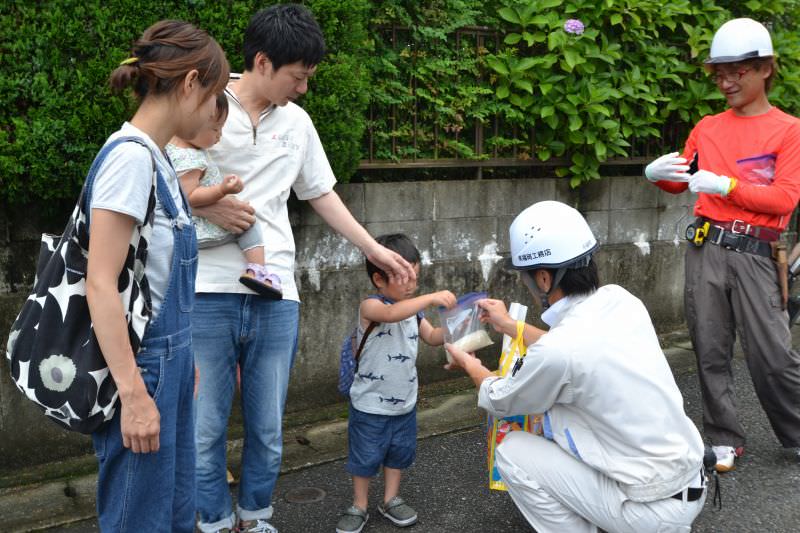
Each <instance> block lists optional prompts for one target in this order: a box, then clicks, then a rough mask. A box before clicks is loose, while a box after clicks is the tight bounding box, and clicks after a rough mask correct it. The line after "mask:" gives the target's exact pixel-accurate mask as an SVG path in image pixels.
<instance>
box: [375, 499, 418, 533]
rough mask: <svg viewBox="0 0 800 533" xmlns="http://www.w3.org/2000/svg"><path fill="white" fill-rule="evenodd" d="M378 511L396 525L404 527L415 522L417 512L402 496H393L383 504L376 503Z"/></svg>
mask: <svg viewBox="0 0 800 533" xmlns="http://www.w3.org/2000/svg"><path fill="white" fill-rule="evenodd" d="M378 512H379V513H381V514H382V515H383V516H385V517H386V518H388V519H389V520H391V521H392V523H393V524H394V525H396V526H398V527H406V526H410V525H411V524H416V523H417V512H416V511H415V510H414V509H412V508H411V507H410V506H409V505H408V504H407V503H406V502H405V501H403V498H401V497H400V496H395V497H394V498H392V499H391V500H389V501H388V502H386V503H384V504H383V505H378Z"/></svg>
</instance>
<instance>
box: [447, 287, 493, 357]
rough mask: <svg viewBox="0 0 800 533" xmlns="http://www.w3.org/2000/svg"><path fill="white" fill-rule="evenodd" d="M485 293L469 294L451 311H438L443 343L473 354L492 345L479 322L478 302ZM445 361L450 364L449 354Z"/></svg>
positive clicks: (462, 297) (460, 299) (484, 296)
mask: <svg viewBox="0 0 800 533" xmlns="http://www.w3.org/2000/svg"><path fill="white" fill-rule="evenodd" d="M486 296H487V294H486V293H485V292H471V293H468V294H465V295H463V296H461V297H460V298H459V299H458V301H457V302H456V305H455V306H454V307H453V308H451V309H444V308H440V309H439V316H440V322H441V324H442V327H443V328H444V341H445V342H447V343H450V344H453V345H454V346H456V347H457V348H459V349H461V350H464V351H465V352H474V351H476V350H480V349H481V348H485V347H486V346H489V345H490V344H493V342H492V339H491V338H490V337H489V334H488V333H487V332H486V328H484V327H483V324H481V321H480V307H478V304H477V302H478V300H482V299H484V298H486ZM445 353H446V354H447V361H448V362H450V354H449V353H448V352H447V351H445Z"/></svg>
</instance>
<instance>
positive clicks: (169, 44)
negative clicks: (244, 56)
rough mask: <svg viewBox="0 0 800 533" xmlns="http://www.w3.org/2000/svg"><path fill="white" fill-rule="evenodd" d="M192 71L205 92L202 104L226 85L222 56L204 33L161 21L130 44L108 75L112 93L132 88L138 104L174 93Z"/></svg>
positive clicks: (227, 69)
mask: <svg viewBox="0 0 800 533" xmlns="http://www.w3.org/2000/svg"><path fill="white" fill-rule="evenodd" d="M192 70H197V71H198V73H199V81H200V85H201V86H202V87H205V88H206V90H205V92H204V94H203V100H205V99H206V98H207V97H208V96H209V95H212V94H219V93H221V92H222V91H223V90H224V89H225V85H226V84H227V83H228V76H229V74H230V67H229V66H228V60H227V59H226V58H225V52H223V51H222V48H221V47H220V45H219V44H218V43H217V41H215V40H214V39H213V38H212V37H211V36H209V35H208V34H207V33H206V32H205V31H203V30H201V29H199V28H197V27H196V26H194V25H193V24H190V23H188V22H183V21H180V20H161V21H159V22H156V23H155V24H153V25H152V26H150V27H149V28H147V29H146V30H145V31H144V33H143V34H142V36H141V38H140V39H139V40H138V41H136V42H135V43H133V49H132V50H131V57H130V58H129V59H128V60H126V61H125V62H123V64H121V65H120V66H119V67H117V68H116V69H115V70H114V72H112V73H111V77H110V78H109V82H110V84H111V88H112V90H114V91H116V92H121V91H122V90H124V89H125V88H126V87H130V86H132V87H133V92H134V94H135V95H136V97H137V98H138V99H139V101H142V100H144V99H145V98H146V97H148V96H151V95H153V96H157V95H162V94H168V93H171V92H172V91H174V90H176V89H177V88H178V87H179V85H180V84H181V82H182V81H183V79H184V78H185V77H186V74H188V73H189V72H190V71H192Z"/></svg>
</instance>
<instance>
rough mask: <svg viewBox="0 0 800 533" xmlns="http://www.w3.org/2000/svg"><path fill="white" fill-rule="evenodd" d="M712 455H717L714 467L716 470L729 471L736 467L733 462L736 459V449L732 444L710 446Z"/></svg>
mask: <svg viewBox="0 0 800 533" xmlns="http://www.w3.org/2000/svg"><path fill="white" fill-rule="evenodd" d="M711 449H712V450H714V455H716V456H717V464H716V466H715V467H714V468H716V469H717V472H730V471H731V470H733V469H734V468H736V467H735V466H734V464H733V462H734V461H735V460H736V450H734V449H733V446H712V447H711Z"/></svg>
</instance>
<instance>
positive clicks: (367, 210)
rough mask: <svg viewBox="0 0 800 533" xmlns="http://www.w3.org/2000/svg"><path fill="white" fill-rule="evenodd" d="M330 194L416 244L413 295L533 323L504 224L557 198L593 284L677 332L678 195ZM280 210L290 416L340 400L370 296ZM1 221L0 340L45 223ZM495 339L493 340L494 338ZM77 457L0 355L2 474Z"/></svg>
mask: <svg viewBox="0 0 800 533" xmlns="http://www.w3.org/2000/svg"><path fill="white" fill-rule="evenodd" d="M336 190H337V192H338V193H339V195H340V196H341V197H342V199H343V201H344V202H345V204H346V205H347V206H348V208H349V209H350V211H351V212H352V213H353V215H354V216H355V217H356V219H358V220H359V221H360V222H361V223H362V224H364V225H365V226H366V228H367V229H368V230H369V231H370V233H372V234H373V235H378V234H381V233H389V232H404V233H407V234H408V235H409V236H410V237H411V238H412V239H414V241H415V242H416V243H417V246H418V248H419V250H420V252H421V255H422V273H421V275H420V291H421V292H430V291H433V290H440V289H449V290H451V291H453V292H454V293H456V294H463V293H465V292H470V291H479V290H481V291H487V292H488V293H489V294H490V295H491V296H492V297H495V298H500V299H503V300H505V301H507V302H508V301H519V302H524V303H528V304H530V309H531V310H530V311H529V317H530V318H531V319H532V320H533V319H535V316H536V315H537V314H538V311H537V308H536V306H535V304H533V303H532V302H531V299H530V296H529V295H528V294H527V292H526V291H525V290H524V288H523V287H522V286H521V284H520V283H519V282H518V280H517V275H516V273H514V272H513V271H509V270H507V269H506V268H504V259H505V257H507V256H508V247H509V243H508V227H509V225H510V223H511V221H512V220H513V218H514V217H515V216H516V215H517V214H518V213H519V212H520V211H521V210H522V209H524V208H525V207H527V206H529V205H531V204H532V203H534V202H537V201H540V200H559V201H563V202H566V203H568V204H571V205H574V206H576V207H577V208H578V209H579V210H581V212H583V213H584V215H585V216H586V218H587V220H588V221H589V224H590V226H591V227H592V229H593V231H594V232H595V235H596V236H597V238H598V240H599V241H600V243H601V245H602V248H601V251H600V253H599V254H598V255H597V260H598V265H599V267H600V274H601V278H602V281H603V283H617V284H620V285H623V286H625V287H626V288H627V289H628V290H630V291H631V292H632V293H634V294H635V295H636V296H638V297H639V298H641V299H642V300H643V301H644V303H645V305H646V306H647V307H648V309H649V310H650V312H651V314H652V316H653V319H654V322H655V324H656V328H657V329H658V330H659V331H670V330H673V329H677V328H679V327H681V326H682V323H683V312H682V287H683V246H684V244H683V240H682V237H681V236H682V234H683V228H685V226H686V224H687V223H688V220H689V219H690V216H689V215H688V213H689V205H690V204H691V203H693V198H692V196H691V195H690V194H688V193H687V194H682V195H677V196H676V195H670V194H667V193H663V192H662V191H660V190H658V189H656V188H655V187H653V186H652V185H650V184H649V183H647V182H646V181H645V180H644V179H642V178H640V177H625V176H623V177H610V178H605V179H603V180H599V181H596V182H592V183H589V184H587V185H586V186H584V187H582V188H581V189H579V190H577V191H576V190H572V189H570V187H569V185H568V182H567V180H561V179H514V180H480V181H474V180H473V181H426V182H399V183H366V184H346V185H339V186H337V189H336ZM290 212H291V220H292V224H293V226H294V232H295V242H296V247H297V280H298V284H299V288H300V295H301V298H302V300H303V304H302V306H301V330H300V340H299V345H298V351H297V355H296V359H295V365H294V370H293V373H292V377H291V382H290V387H289V401H288V405H287V409H288V410H289V411H295V410H300V409H307V408H314V407H315V406H321V405H325V404H329V403H332V402H336V401H340V398H339V397H338V395H337V393H336V382H337V377H338V364H339V350H340V346H341V343H342V340H343V338H344V336H345V334H346V332H347V331H348V330H349V329H350V328H352V327H353V326H354V324H355V320H356V311H357V306H358V303H359V301H360V300H361V299H362V298H363V297H364V296H366V295H367V294H370V293H371V292H372V291H373V290H374V289H373V287H372V286H371V284H370V281H369V279H368V278H367V275H366V272H365V269H364V260H363V256H362V255H361V253H360V252H359V250H357V249H356V248H355V247H354V246H352V245H351V244H349V243H348V242H347V241H345V240H344V239H343V238H341V237H340V236H338V235H337V234H335V233H334V232H333V231H332V230H331V229H330V228H329V227H328V226H327V225H325V224H324V222H323V221H322V220H321V219H320V218H319V217H318V216H317V215H316V214H315V213H314V212H313V210H312V209H311V208H310V206H309V205H308V204H307V203H305V202H297V201H292V203H291V206H290ZM63 218H64V219H66V216H64V217H63ZM0 222H1V223H0V265H2V268H0V321H2V323H0V327H1V328H2V331H3V333H2V335H0V337H2V339H5V337H6V335H7V332H8V329H9V327H10V325H11V322H12V321H13V319H14V317H15V316H16V313H17V311H18V310H19V307H20V306H21V303H22V300H23V299H24V298H25V296H27V294H26V287H27V285H28V284H29V283H30V282H31V281H32V275H31V274H32V269H33V265H34V260H35V256H36V253H38V234H39V233H41V231H42V226H46V224H45V223H44V222H40V223H39V224H38V226H37V224H36V223H32V222H31V221H30V219H29V218H27V217H26V216H24V215H21V214H20V215H17V216H12V217H10V218H9V217H6V218H4V219H2V220H0ZM676 224H677V225H676ZM54 225H55V226H57V224H52V223H50V226H49V228H47V229H49V230H50V231H52V228H53V226H54ZM676 228H677V229H676ZM427 316H428V317H429V319H430V320H431V321H432V322H434V323H437V324H438V316H437V313H436V311H435V310H433V309H429V310H428V312H427ZM495 340H496V341H499V340H500V339H499V338H498V337H497V336H495ZM498 352H499V349H498V345H497V344H495V345H494V346H492V347H489V348H487V349H485V350H483V352H482V353H481V356H482V357H483V358H484V359H485V360H487V361H488V362H493V361H494V362H496V359H497V357H498V355H499V353H498ZM444 361H445V356H444V352H443V350H442V349H441V348H431V347H425V346H424V345H422V346H421V350H420V357H419V374H420V382H421V383H422V384H423V385H424V384H425V383H430V382H432V381H437V380H441V379H446V378H448V377H452V375H451V374H449V373H448V372H446V371H445V370H443V369H442V365H443V364H444ZM84 453H91V444H90V442H89V440H88V439H87V438H85V437H82V436H80V435H75V434H71V433H67V432H64V431H61V430H60V429H58V428H57V427H56V426H55V425H54V424H52V423H50V422H48V421H45V420H44V418H43V416H42V415H41V414H39V412H38V411H37V410H36V409H35V408H34V407H33V405H32V404H31V403H30V402H28V401H27V400H25V399H24V398H23V397H22V395H21V394H20V393H19V392H18V391H17V390H16V388H15V387H14V385H13V384H12V383H11V381H10V379H9V377H8V368H7V362H6V361H5V358H2V362H0V456H2V457H4V466H6V465H8V468H11V467H13V466H14V465H15V464H20V465H21V464H28V463H30V462H44V461H47V460H53V459H56V458H59V457H64V456H67V455H77V454H84ZM0 470H2V468H0Z"/></svg>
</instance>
